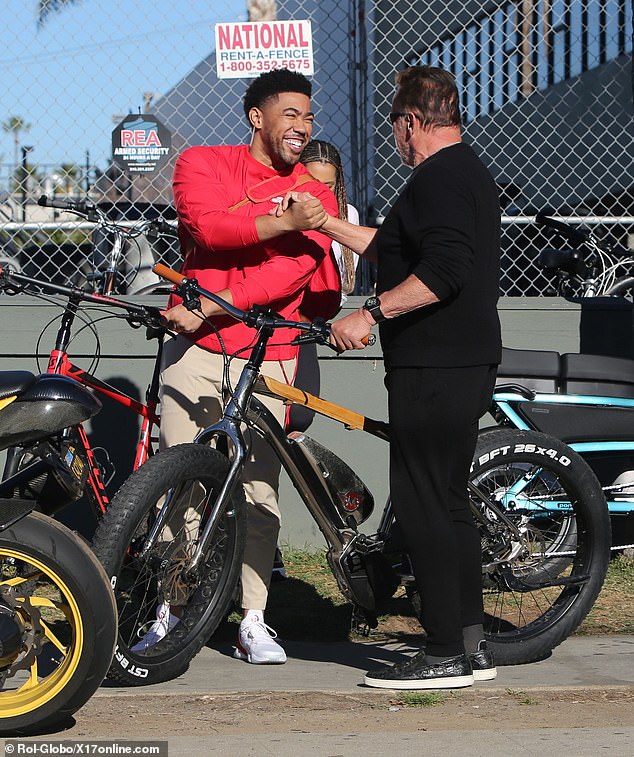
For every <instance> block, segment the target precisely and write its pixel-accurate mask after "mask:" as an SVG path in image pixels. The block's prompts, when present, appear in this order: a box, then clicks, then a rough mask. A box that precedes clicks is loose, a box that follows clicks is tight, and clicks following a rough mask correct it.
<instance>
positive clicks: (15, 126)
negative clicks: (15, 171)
mask: <svg viewBox="0 0 634 757" xmlns="http://www.w3.org/2000/svg"><path fill="white" fill-rule="evenodd" d="M30 128H31V124H27V123H26V121H25V120H24V119H23V118H22V116H10V117H9V118H7V120H6V121H3V122H2V130H3V131H4V132H5V134H13V146H14V153H13V164H14V166H15V167H16V168H17V166H18V157H19V154H20V134H21V133H22V132H23V131H28V130H29V129H30Z"/></svg>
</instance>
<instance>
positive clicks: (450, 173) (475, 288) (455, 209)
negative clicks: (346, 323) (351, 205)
mask: <svg viewBox="0 0 634 757" xmlns="http://www.w3.org/2000/svg"><path fill="white" fill-rule="evenodd" d="M376 241H377V249H378V278H377V295H380V294H381V293H382V292H385V291H386V290H388V289H393V288H394V287H395V286H396V285H397V284H400V283H401V282H402V281H404V280H405V279H406V278H407V277H408V276H409V275H410V274H414V275H415V276H417V277H418V278H419V279H420V280H421V281H422V282H423V283H424V284H425V285H426V286H427V287H428V288H429V289H430V290H431V291H432V292H433V293H434V294H435V295H436V296H437V297H438V298H439V299H440V302H438V303H435V304H433V305H428V306H426V307H423V308H419V309H418V310H415V311H412V312H410V313H405V314H404V315H401V316H398V317H397V318H391V319H388V320H387V321H383V322H382V323H381V325H380V327H379V329H380V335H381V344H382V347H383V354H384V356H385V366H386V369H389V368H393V367H420V366H426V367H460V366H473V365H486V364H495V363H499V361H500V358H501V337H500V322H499V318H498V314H497V307H496V306H497V300H498V294H499V263H500V204H499V199H498V192H497V187H496V184H495V182H494V180H493V177H492V176H491V174H490V173H489V171H488V170H487V168H486V167H485V166H484V164H483V163H482V162H481V161H480V159H479V158H478V156H477V155H476V154H475V152H474V151H473V150H472V149H471V147H469V145H466V144H464V143H459V144H455V145H451V146H448V147H445V148H443V149H441V150H439V151H438V152H436V153H434V154H433V155H431V156H430V157H429V158H427V160H425V161H423V163H421V164H420V165H418V166H417V167H416V168H415V169H414V171H413V172H412V176H411V177H410V179H409V181H408V182H407V185H406V186H405V188H404V190H403V191H402V193H401V194H400V195H399V197H398V198H397V200H396V202H395V203H394V206H393V207H392V209H391V210H390V212H389V213H388V215H387V217H386V219H385V221H384V222H383V224H382V226H381V228H380V229H379V231H378V233H377V237H376Z"/></svg>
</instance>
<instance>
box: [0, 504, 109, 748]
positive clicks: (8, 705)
mask: <svg viewBox="0 0 634 757" xmlns="http://www.w3.org/2000/svg"><path fill="white" fill-rule="evenodd" d="M0 605H1V606H2V607H3V608H4V611H5V612H6V611H7V610H9V611H14V612H16V613H17V615H18V616H19V617H20V618H21V622H22V625H23V630H22V643H21V647H20V650H19V653H20V656H19V657H17V658H16V659H15V660H13V665H14V666H15V667H14V668H10V669H9V675H8V677H7V679H6V680H5V681H4V683H3V685H2V690H1V691H0V712H1V713H2V714H1V715H0V733H2V734H5V735H6V734H9V733H13V734H24V733H30V732H32V731H34V730H38V731H41V730H42V729H45V728H48V727H50V726H51V725H54V724H56V723H59V722H62V721H64V720H66V719H68V718H69V717H70V716H71V715H72V714H73V713H75V712H76V711H77V710H78V709H79V708H80V707H82V705H84V704H85V703H86V702H87V701H88V699H89V698H90V697H91V696H92V695H93V694H94V692H95V691H96V690H97V688H98V687H99V685H100V684H101V682H102V681H103V679H104V677H105V675H106V672H107V670H108V667H109V665H110V661H111V659H112V655H113V652H114V646H115V642H116V638H117V613H116V605H115V602H114V595H113V593H112V590H111V588H110V584H109V582H108V578H107V576H106V573H105V571H104V569H103V567H102V566H101V564H100V563H99V561H98V560H97V559H96V557H95V556H94V554H93V553H92V551H91V549H90V547H89V546H88V545H87V544H86V543H85V542H84V541H83V540H82V539H81V537H79V536H77V535H75V534H74V533H73V532H72V531H70V530H69V529H68V528H66V527H65V526H63V525H62V524H61V523H58V522H56V521H54V520H52V519H51V518H49V517H47V516H45V515H42V514H40V513H35V512H34V513H31V514H30V515H27V516H26V517H25V518H22V519H21V520H19V521H18V522H17V523H15V524H14V525H12V526H10V527H9V528H7V529H5V530H4V531H2V532H1V533H0ZM5 664H6V660H5ZM6 671H7V668H6V667H5V668H3V673H5V672H6ZM29 676H34V677H36V679H37V683H36V684H35V685H29V684H30V683H32V682H30V681H29ZM23 679H26V680H23Z"/></svg>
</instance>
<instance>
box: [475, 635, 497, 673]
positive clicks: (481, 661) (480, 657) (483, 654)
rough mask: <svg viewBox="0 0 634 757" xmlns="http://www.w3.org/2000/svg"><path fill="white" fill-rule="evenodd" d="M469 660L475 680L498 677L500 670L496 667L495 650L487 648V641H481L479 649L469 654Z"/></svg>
mask: <svg viewBox="0 0 634 757" xmlns="http://www.w3.org/2000/svg"><path fill="white" fill-rule="evenodd" d="M469 662H470V663H471V668H472V670H473V680H474V681H492V680H493V679H494V678H496V677H497V674H498V671H497V668H496V667H495V659H494V657H493V652H492V651H491V650H490V649H487V643H486V641H481V642H480V643H479V644H478V651H477V652H472V653H471V654H470V655H469Z"/></svg>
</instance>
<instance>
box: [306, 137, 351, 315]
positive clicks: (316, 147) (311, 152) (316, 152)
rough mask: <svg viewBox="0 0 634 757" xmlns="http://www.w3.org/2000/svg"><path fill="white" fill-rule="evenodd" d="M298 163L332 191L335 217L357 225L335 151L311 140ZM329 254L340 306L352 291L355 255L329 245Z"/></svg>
mask: <svg viewBox="0 0 634 757" xmlns="http://www.w3.org/2000/svg"><path fill="white" fill-rule="evenodd" d="M299 160H300V163H303V164H304V165H305V166H306V168H307V169H308V171H309V173H310V174H312V176H313V178H315V179H317V181H321V182H322V184H326V186H328V187H330V189H332V191H333V193H334V195H335V197H336V198H337V204H338V206H339V218H342V219H343V220H344V221H348V222H349V223H354V224H358V223H359V213H358V211H357V209H356V208H355V207H354V206H353V205H350V204H349V203H348V195H347V192H346V182H345V179H344V176H343V164H342V162H341V156H340V155H339V151H338V150H337V148H336V147H335V146H334V145H332V144H330V142H322V141H321V140H319V139H313V140H311V141H310V142H309V143H308V144H307V145H306V147H304V149H303V150H302V154H301V157H300V159H299ZM332 251H333V253H334V256H335V259H336V261H337V264H338V266H339V272H340V274H341V304H342V305H343V303H344V302H345V301H346V295H348V294H350V293H351V292H352V291H354V281H355V272H356V269H357V264H358V262H359V256H358V255H357V254H356V253H355V252H352V250H351V249H350V248H349V247H345V246H344V245H341V244H339V242H333V243H332Z"/></svg>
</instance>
